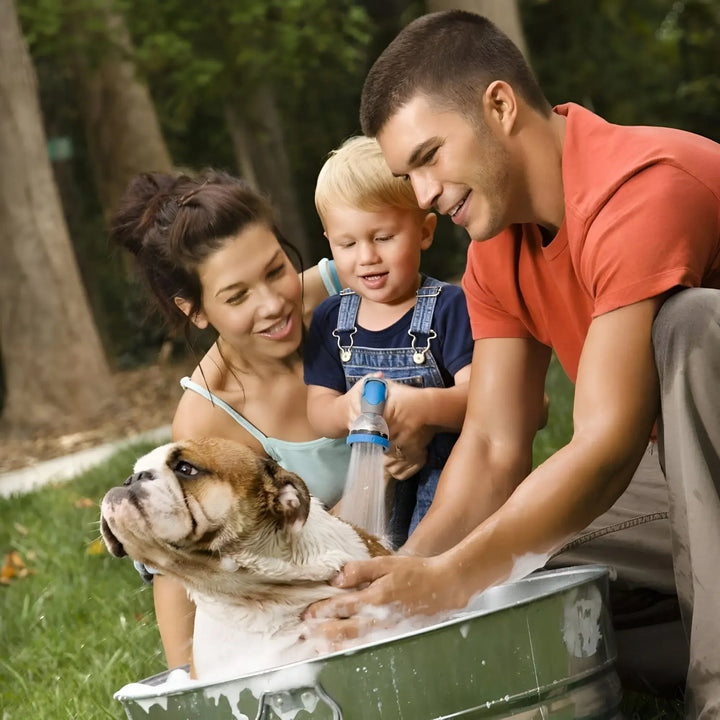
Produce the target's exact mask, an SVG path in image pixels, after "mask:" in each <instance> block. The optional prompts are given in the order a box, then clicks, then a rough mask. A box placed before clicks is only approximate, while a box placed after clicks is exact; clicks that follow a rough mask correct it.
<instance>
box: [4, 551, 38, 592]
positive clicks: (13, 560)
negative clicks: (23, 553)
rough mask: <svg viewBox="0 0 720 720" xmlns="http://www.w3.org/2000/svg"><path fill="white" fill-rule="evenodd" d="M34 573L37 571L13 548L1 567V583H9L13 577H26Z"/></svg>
mask: <svg viewBox="0 0 720 720" xmlns="http://www.w3.org/2000/svg"><path fill="white" fill-rule="evenodd" d="M34 574H35V571H34V570H33V569H32V568H29V567H27V566H26V565H25V563H24V562H23V559H22V558H21V557H20V554H19V553H17V552H16V551H14V550H13V551H12V552H9V553H7V554H6V555H5V563H4V564H3V566H2V568H0V584H2V585H9V584H10V581H11V580H12V579H13V578H24V577H27V576H28V575H34Z"/></svg>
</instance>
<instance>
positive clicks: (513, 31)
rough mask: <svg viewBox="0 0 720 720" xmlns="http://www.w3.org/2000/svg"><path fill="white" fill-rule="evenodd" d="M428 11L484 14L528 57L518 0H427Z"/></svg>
mask: <svg viewBox="0 0 720 720" xmlns="http://www.w3.org/2000/svg"><path fill="white" fill-rule="evenodd" d="M427 9H428V12H436V11H438V10H468V11H469V12H474V13H477V14H478V15H484V16H485V17H486V18H487V19H488V20H491V21H492V22H494V23H495V24H496V25H497V26H498V27H499V28H500V29H501V30H502V31H503V32H504V33H505V34H506V35H507V36H508V37H509V38H510V39H511V40H512V41H513V42H514V43H515V44H516V45H517V46H518V47H519V48H520V51H521V52H522V54H523V55H524V56H525V57H526V58H527V57H528V52H527V44H526V43H525V36H524V34H523V29H522V23H521V22H520V11H519V10H518V5H517V0H455V2H453V1H452V0H427Z"/></svg>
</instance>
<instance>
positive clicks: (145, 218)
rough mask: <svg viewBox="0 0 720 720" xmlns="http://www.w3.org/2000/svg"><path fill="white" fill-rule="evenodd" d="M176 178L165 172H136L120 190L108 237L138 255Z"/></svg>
mask: <svg viewBox="0 0 720 720" xmlns="http://www.w3.org/2000/svg"><path fill="white" fill-rule="evenodd" d="M175 183H176V180H175V178H174V177H173V176H172V175H168V174H166V173H141V174H140V175H136V176H135V177H134V178H133V179H132V180H131V181H130V184H129V185H128V186H127V189H126V190H125V192H124V193H123V196H122V198H121V199H120V203H119V205H118V209H117V210H116V212H115V215H114V216H113V219H112V221H111V224H110V240H111V241H112V242H114V243H116V244H118V245H120V246H121V247H123V248H125V249H126V250H128V251H129V252H131V253H132V254H133V255H138V254H139V253H140V252H141V251H142V249H143V246H144V243H145V238H146V235H147V232H148V230H150V228H152V227H153V226H154V225H155V224H156V222H157V219H158V213H159V211H160V210H161V208H162V207H163V206H164V205H165V203H166V201H167V199H168V197H169V196H170V195H171V192H172V190H173V188H174V186H175Z"/></svg>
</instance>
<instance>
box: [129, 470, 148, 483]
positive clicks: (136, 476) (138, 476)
mask: <svg viewBox="0 0 720 720" xmlns="http://www.w3.org/2000/svg"><path fill="white" fill-rule="evenodd" d="M152 479H153V475H152V473H151V472H150V471H149V470H143V471H142V472H137V473H133V474H132V475H131V476H130V477H129V478H128V479H127V480H125V482H124V483H123V485H132V484H133V483H136V482H141V481H143V480H152Z"/></svg>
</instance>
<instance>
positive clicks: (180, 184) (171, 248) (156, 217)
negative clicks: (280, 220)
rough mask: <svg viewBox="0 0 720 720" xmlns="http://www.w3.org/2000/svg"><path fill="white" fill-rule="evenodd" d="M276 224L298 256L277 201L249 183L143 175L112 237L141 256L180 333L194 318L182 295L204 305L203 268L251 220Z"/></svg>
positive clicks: (159, 302)
mask: <svg viewBox="0 0 720 720" xmlns="http://www.w3.org/2000/svg"><path fill="white" fill-rule="evenodd" d="M256 223H260V224H263V225H266V226H267V227H268V228H270V229H271V230H272V231H273V232H274V233H275V236H276V237H277V238H278V241H279V242H280V244H281V245H282V246H283V247H284V248H285V249H287V250H290V251H291V253H292V254H293V255H294V256H295V258H294V259H296V260H299V254H298V252H297V250H296V249H295V248H294V247H293V246H292V245H291V244H290V243H288V242H287V241H286V240H284V238H282V236H281V235H280V233H279V231H278V229H277V227H276V226H275V222H274V219H273V210H272V206H271V205H270V202H269V201H268V200H267V199H266V198H265V197H264V196H263V195H261V194H260V193H258V192H256V191H255V190H253V189H252V188H251V187H250V186H249V185H247V184H246V183H245V182H244V181H242V180H240V179H238V178H235V177H233V176H231V175H229V174H227V173H224V172H220V171H215V170H207V171H205V172H203V173H200V174H199V175H197V176H189V175H178V176H173V175H168V174H164V173H142V174H141V175H138V176H136V177H135V178H134V179H133V180H132V181H131V182H130V185H129V186H128V188H127V190H126V191H125V194H124V195H123V197H122V199H121V201H120V205H119V208H118V210H117V212H116V213H115V216H114V218H113V220H112V223H111V227H110V239H111V241H112V242H113V243H116V244H117V245H120V246H121V247H124V248H125V249H126V250H128V251H129V252H130V253H132V255H133V256H134V258H135V263H136V265H137V268H138V270H139V272H140V275H141V276H142V278H143V280H144V282H145V283H146V285H147V286H148V288H149V289H150V291H151V293H152V297H153V299H154V300H155V304H156V306H157V309H158V310H159V312H160V313H161V315H162V316H163V318H164V319H165V321H166V322H167V323H168V325H169V327H170V329H171V330H173V331H176V332H177V331H180V330H184V331H185V334H186V337H187V334H188V328H189V327H190V318H189V317H188V316H186V315H185V313H183V312H182V311H181V310H180V308H178V307H177V305H176V304H175V298H177V297H179V298H182V299H184V300H187V301H188V302H189V303H190V305H191V311H190V317H192V316H193V315H194V314H195V313H197V312H198V311H199V310H200V308H201V305H202V287H201V284H200V278H199V275H198V267H199V266H200V265H201V264H202V262H203V261H204V260H205V259H207V258H208V257H209V256H210V255H212V254H213V253H214V252H216V251H217V250H218V249H220V248H221V247H222V246H223V245H224V243H225V242H226V241H227V239H228V238H230V237H232V236H234V235H237V234H238V233H240V232H242V231H243V230H244V229H245V228H247V227H248V226H250V225H253V224H256Z"/></svg>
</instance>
